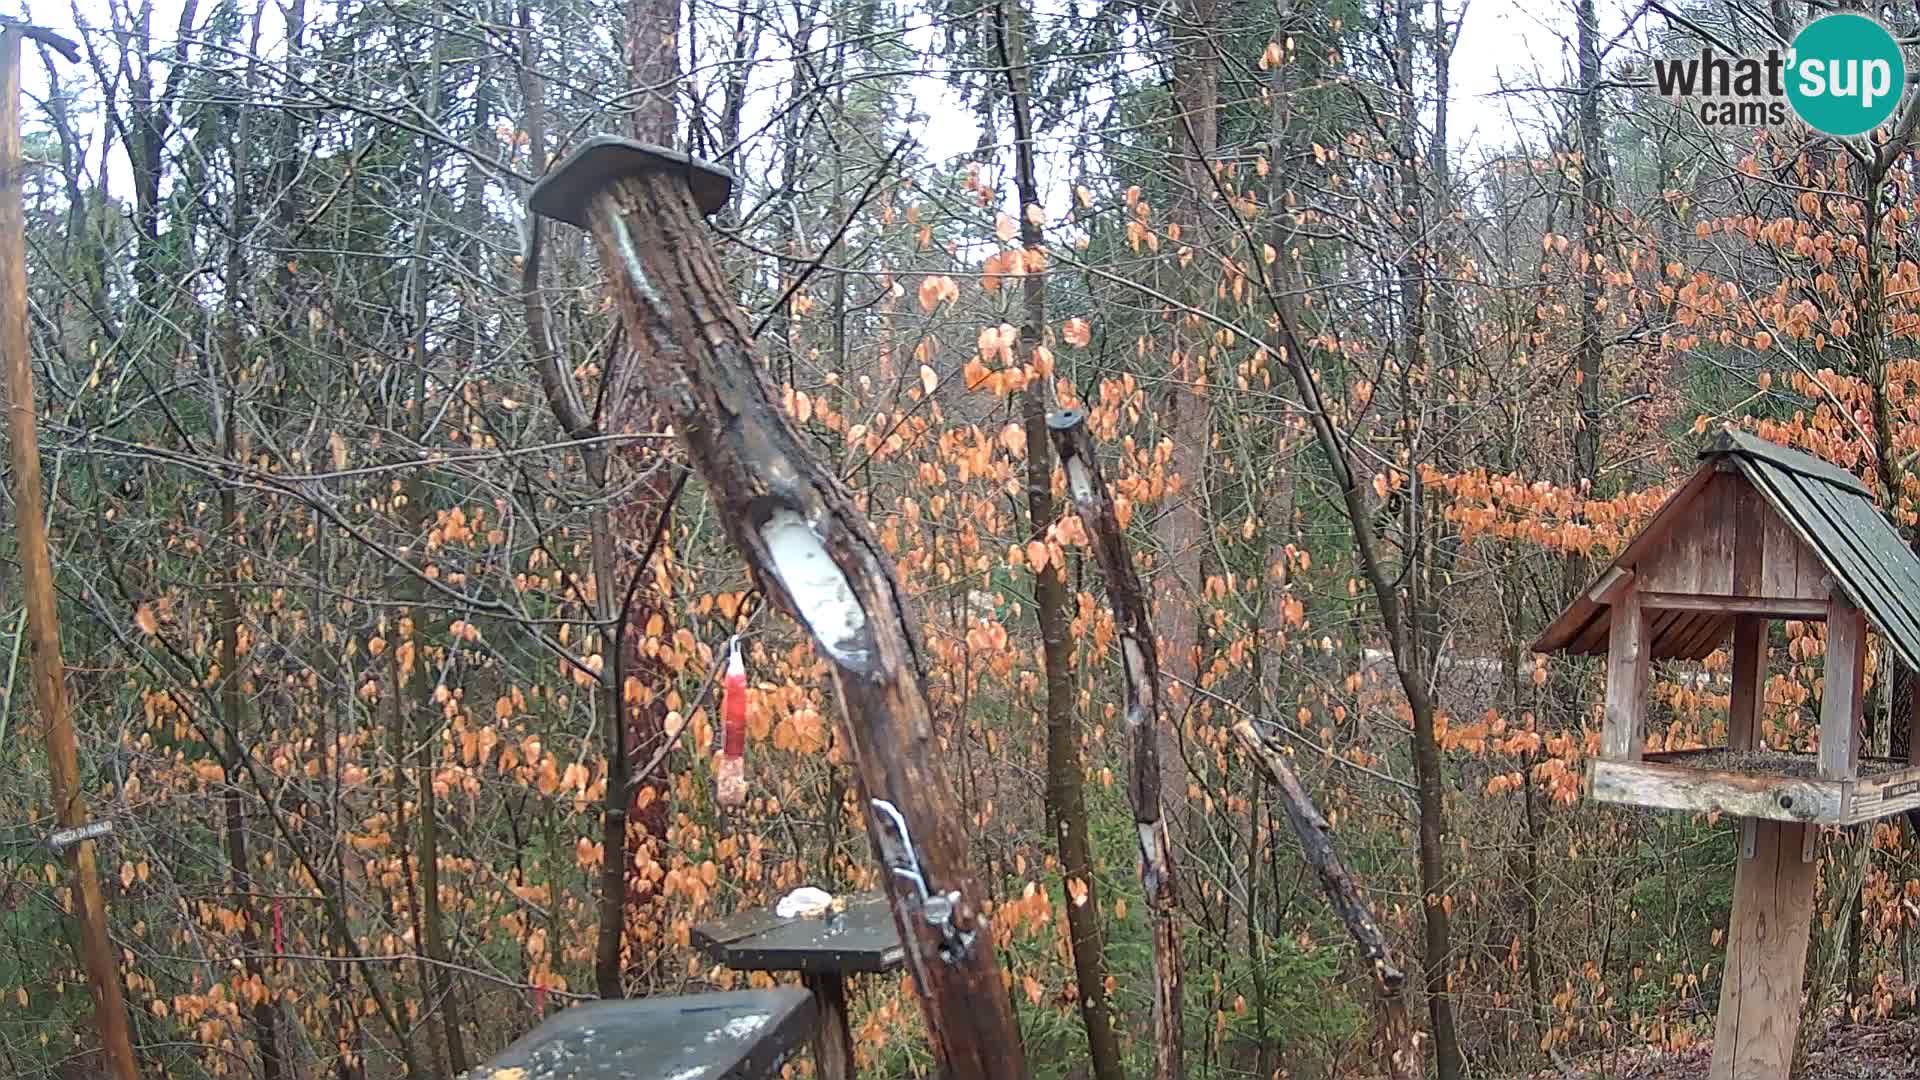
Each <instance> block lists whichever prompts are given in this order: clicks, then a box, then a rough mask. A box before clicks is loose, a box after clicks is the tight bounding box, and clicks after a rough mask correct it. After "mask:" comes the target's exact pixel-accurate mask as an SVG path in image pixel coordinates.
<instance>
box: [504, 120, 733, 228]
mask: <svg viewBox="0 0 1920 1080" xmlns="http://www.w3.org/2000/svg"><path fill="white" fill-rule="evenodd" d="M669 171H673V172H680V173H683V174H685V176H686V178H687V188H688V190H690V191H691V192H692V193H693V203H694V205H695V206H698V207H699V208H700V212H701V213H702V214H711V213H713V212H714V211H715V210H718V209H720V208H721V207H722V206H725V205H726V204H727V199H729V198H730V197H732V195H733V185H734V179H733V174H732V173H730V172H728V171H726V170H725V169H722V168H720V167H719V166H717V165H714V164H712V163H711V162H706V161H702V160H700V159H699V158H697V157H691V156H689V155H687V154H683V153H681V152H680V151H678V150H669V149H668V148H666V147H664V146H655V145H653V144H651V143H643V142H638V141H636V140H633V139H623V138H620V137H618V136H615V135H595V136H594V137H593V138H591V139H588V140H587V141H585V142H583V143H581V144H580V145H579V146H576V147H574V148H573V152H572V153H570V154H568V155H567V156H566V157H564V158H562V159H560V162H559V164H557V165H555V166H554V167H553V168H551V169H549V170H548V171H547V175H546V176H544V177H541V179H540V182H539V183H537V184H535V185H533V190H532V191H529V192H528V193H527V207H528V209H530V210H532V211H533V212H534V213H536V214H539V215H541V216H542V217H550V218H553V219H554V220H556V221H564V222H566V223H567V224H569V225H574V226H577V227H579V228H582V229H584V228H586V227H587V208H588V207H589V206H591V205H592V204H593V199H594V196H596V195H598V194H600V192H602V191H604V190H605V189H607V188H608V187H610V186H611V185H612V184H613V182H614V181H616V180H621V179H624V178H626V177H629V176H639V175H642V174H645V173H652V172H669Z"/></svg>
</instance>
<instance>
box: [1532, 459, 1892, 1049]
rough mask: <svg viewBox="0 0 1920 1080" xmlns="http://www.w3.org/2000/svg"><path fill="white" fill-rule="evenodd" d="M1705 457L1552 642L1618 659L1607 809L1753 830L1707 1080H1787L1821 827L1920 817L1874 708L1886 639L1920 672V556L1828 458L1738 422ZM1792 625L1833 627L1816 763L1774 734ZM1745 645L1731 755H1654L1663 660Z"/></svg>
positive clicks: (1605, 729)
mask: <svg viewBox="0 0 1920 1080" xmlns="http://www.w3.org/2000/svg"><path fill="white" fill-rule="evenodd" d="M1700 457H1701V459H1702V461H1701V465H1700V468H1699V469H1698V470H1697V471H1696V472H1695V473H1694V474H1693V476H1692V477H1691V478H1689V479H1688V480H1687V482H1686V483H1685V484H1683V485H1681V487H1680V489H1679V490H1678V491H1676V492H1675V493H1674V494H1673V496H1672V497H1670V498H1669V499H1668V500H1667V502H1666V503H1665V504H1664V505H1663V506H1661V508H1660V509H1659V511H1657V512H1656V513H1655V514H1654V516H1653V518H1652V520H1650V521H1649V522H1648V523H1647V526H1646V528H1645V529H1643V530H1642V531H1641V533H1640V534H1639V535H1638V536H1636V537H1635V538H1634V539H1633V541H1632V542H1631V543H1630V544H1628V545H1627V547H1626V549H1625V550H1624V551H1622V552H1621V553H1620V555H1619V557H1618V558H1616V559H1614V561H1613V563H1612V564H1611V565H1609V566H1608V567H1607V568H1606V569H1605V571H1603V572H1602V573H1601V575H1600V577H1599V578H1598V579H1597V580H1596V581H1594V583H1593V584H1592V585H1591V586H1590V587H1589V588H1588V589H1587V590H1586V591H1585V592H1583V593H1581V594H1580V595H1579V596H1577V597H1575V598H1574V601H1573V603H1572V604H1570V605H1569V606H1568V607H1567V609H1566V610H1565V611H1563V612H1561V614H1560V616H1559V617H1558V618H1556V619H1555V620H1554V621H1553V624H1552V625H1551V626H1549V627H1548V628H1547V630H1546V632H1545V633H1544V634H1542V635H1541V637H1540V640H1539V641H1537V642H1535V644H1534V649H1535V651H1537V652H1565V653H1573V654H1587V655H1604V656H1605V657H1606V658H1607V692H1606V710H1605V714H1604V718H1603V720H1602V726H1601V735H1600V753H1599V754H1598V755H1597V756H1596V757H1595V758H1594V759H1593V760H1592V762H1591V765H1590V772H1589V780H1590V781H1591V786H1592V792H1593V797H1594V798H1595V799H1596V800H1598V801H1601V802H1611V803H1619V804H1624V805H1629V806H1645V807H1654V808H1658V809H1666V810H1682V811H1693V812H1697V813H1724V814H1728V815H1732V816H1734V817H1737V818H1740V819H1742V824H1741V829H1740V837H1741V840H1740V859H1739V862H1738V865H1737V869H1736V871H1735V875H1734V896H1733V916H1732V925H1731V926H1730V928H1729V933H1728V950H1727V962H1726V965H1725V970H1726V975H1725V978H1724V979H1723V981H1722V984H1721V991H1720V1014H1719V1022H1718V1025H1717V1028H1716V1035H1715V1042H1714V1052H1713V1063H1712V1066H1711V1070H1710V1072H1709V1074H1708V1075H1709V1077H1710V1080H1773V1078H1777V1077H1781V1076H1785V1075H1786V1073H1787V1067H1788V1063H1789V1060H1790V1058H1791V1055H1792V1052H1793V1042H1794V1036H1795V1033H1796V1031H1797V1029H1798V1027H1799V1022H1800V985H1801V977H1802V975H1803V973H1804V968H1805V965H1806V952H1807V941H1808V935H1809V932H1810V926H1811V921H1812V916H1813V900H1814V896H1813V893H1814V877H1815V874H1814V869H1815V867H1814V863H1815V840H1816V838H1817V836H1818V833H1819V830H1820V828H1821V827H1822V826H1846V825H1858V824H1863V823H1866V822H1870V821H1874V820H1877V819H1879V818H1884V817H1889V816H1892V815H1895V814H1900V813H1904V812H1905V811H1907V810H1909V809H1913V808H1915V807H1920V757H1911V756H1910V757H1909V758H1908V759H1907V760H1891V759H1887V758H1875V757H1870V756H1867V755H1866V752H1865V751H1866V745H1865V744H1866V738H1865V725H1864V716H1865V713H1864V709H1863V707H1862V706H1863V701H1864V694H1865V687H1866V658H1867V649H1868V632H1869V630H1870V629H1871V630H1874V631H1877V632H1878V634H1879V638H1880V641H1881V643H1882V645H1883V647H1884V650H1885V652H1888V653H1891V654H1892V655H1894V656H1897V657H1898V658H1899V659H1900V660H1901V661H1902V662H1904V663H1905V664H1907V665H1908V667H1909V668H1910V669H1912V670H1920V559H1917V558H1915V556H1914V554H1913V552H1912V550H1911V549H1910V548H1908V546H1907V545H1906V543H1905V541H1903V540H1902V539H1901V538H1900V534H1899V533H1898V532H1896V531H1895V530H1894V528H1893V526H1892V525H1891V524H1889V523H1888V522H1887V520H1886V518H1884V517H1882V516H1881V515H1880V513H1879V511H1878V510H1876V509H1875V507H1874V504H1873V494H1872V492H1871V491H1870V490H1869V489H1868V488H1867V486H1866V485H1865V484H1863V483H1862V482H1861V481H1860V480H1859V479H1858V478H1857V477H1855V476H1853V475H1852V474H1851V473H1848V472H1846V471H1844V470H1842V469H1839V468H1837V467H1835V466H1834V465H1832V464H1831V463H1829V462H1826V461H1822V460H1821V459H1819V458H1817V457H1813V456H1811V455H1808V454H1803V453H1800V452H1799V451H1795V450H1789V449H1787V448H1786V447H1783V446H1777V445H1775V444H1773V443H1770V442H1767V441H1765V440H1763V439H1759V438H1756V437H1754V436H1752V435H1748V434H1746V433H1744V432H1741V431H1737V430H1733V429H1728V430H1725V431H1723V432H1721V433H1720V434H1719V435H1718V436H1717V437H1716V438H1715V439H1714V441H1713V442H1712V443H1711V444H1710V445H1709V446H1708V447H1707V448H1706V449H1705V450H1703V451H1702V452H1701V454H1700ZM1781 621H1793V622H1800V623H1824V624H1825V628H1826V633H1825V643H1826V654H1825V661H1824V663H1825V670H1824V677H1823V679H1822V692H1821V701H1820V737H1819V742H1818V745H1817V749H1816V750H1815V751H1814V752H1812V753H1793V752H1785V751H1782V750H1781V749H1779V748H1770V747H1767V746H1765V745H1764V744H1763V740H1762V728H1761V712H1762V706H1763V705H1764V702H1765V695H1766V685H1767V678H1768V672H1767V659H1768V642H1769V640H1770V637H1771V630H1772V624H1773V623H1775V622H1781ZM1729 640H1731V642H1732V647H1733V648H1732V652H1733V665H1732V694H1731V700H1730V703H1729V706H1728V710H1727V742H1726V745H1724V746H1719V747H1712V748H1708V749H1701V750H1683V751H1677V752H1654V751H1649V750H1648V749H1647V688H1648V682H1649V679H1650V674H1651V669H1652V664H1653V661H1655V660H1664V659H1687V660H1703V659H1705V658H1706V657H1707V656H1708V655H1710V654H1712V653H1713V652H1715V651H1716V650H1718V649H1720V648H1722V647H1723V646H1724V645H1726V644H1727V642H1728V641H1729ZM1902 705H1903V707H1907V708H1911V707H1912V705H1911V703H1902ZM1916 720H1917V721H1920V716H1916ZM1914 745H1915V747H1916V748H1920V739H1916V740H1914Z"/></svg>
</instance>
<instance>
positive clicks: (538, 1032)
mask: <svg viewBox="0 0 1920 1080" xmlns="http://www.w3.org/2000/svg"><path fill="white" fill-rule="evenodd" d="M813 1021H814V1011H813V998H812V997H811V996H810V995H808V993H807V992H806V991H804V990H800V989H784V990H736V991H733V992H731V993H724V994H688V995H686V996H684V997H658V998H641V999H639V1000H635V1001H596V1002H593V1003H591V1004H587V1005H576V1006H574V1007H573V1008H571V1009H568V1010H566V1011H565V1012H562V1013H559V1014H557V1015H555V1016H552V1017H549V1018H548V1019H547V1021H546V1022H545V1023H543V1024H541V1025H540V1026H539V1027H537V1028H534V1029H533V1030H532V1031H530V1032H528V1033H527V1034H526V1035H525V1036H523V1037H522V1038H521V1039H520V1041H518V1042H516V1043H514V1044H513V1045H512V1046H509V1047H507V1048H506V1049H505V1050H503V1051H501V1053H500V1055H499V1056H498V1057H496V1058H494V1059H493V1060H492V1061H490V1062H488V1063H487V1064H485V1065H482V1066H480V1067H479V1068H477V1069H474V1070H472V1071H470V1072H468V1073H466V1074H465V1080H630V1078H633V1077H641V1076H647V1077H656V1078H660V1080H771V1078H773V1077H777V1076H779V1075H780V1071H781V1068H782V1067H783V1066H784V1065H786V1063H787V1062H788V1061H790V1060H791V1059H792V1058H793V1056H794V1055H795V1053H796V1051H798V1050H799V1049H800V1048H801V1047H802V1046H803V1045H805V1043H806V1041H807V1035H808V1034H809V1033H810V1032H811V1031H812V1030H813Z"/></svg>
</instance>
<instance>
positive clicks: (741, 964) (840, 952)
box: [691, 893, 906, 975]
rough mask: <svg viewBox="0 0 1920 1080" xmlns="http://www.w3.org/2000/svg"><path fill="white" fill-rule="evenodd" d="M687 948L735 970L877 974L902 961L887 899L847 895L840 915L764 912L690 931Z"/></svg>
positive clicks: (870, 895)
mask: <svg viewBox="0 0 1920 1080" xmlns="http://www.w3.org/2000/svg"><path fill="white" fill-rule="evenodd" d="M691 936H692V939H693V944H694V945H695V946H697V947H698V948H700V949H701V950H702V951H703V952H705V953H706V954H707V955H708V956H711V957H713V959H714V960H715V961H717V962H719V963H721V964H725V965H726V966H727V967H730V968H732V969H734V970H735V971H798V972H801V973H803V974H809V975H852V974H860V973H869V974H879V973H883V972H888V971H894V970H896V969H898V968H899V967H900V965H901V964H902V963H903V962H904V961H905V959H906V951H905V950H904V949H902V948H901V947H900V931H899V929H898V928H896V927H895V926H894V924H893V912H892V910H891V909H890V908H889V907H888V906H887V898H886V897H885V896H883V895H881V894H879V893H864V894H861V895H857V896H849V897H847V908H846V910H845V911H841V912H835V913H832V914H829V915H826V916H823V917H821V918H793V919H783V918H781V917H779V916H778V915H775V914H774V913H773V912H771V911H769V910H766V909H764V908H759V909H754V910H751V911H745V912H741V913H740V914H738V915H732V916H729V917H727V918H725V919H719V920H716V921H714V922H709V923H701V924H700V925H698V926H695V927H694V928H693V932H692V935H691Z"/></svg>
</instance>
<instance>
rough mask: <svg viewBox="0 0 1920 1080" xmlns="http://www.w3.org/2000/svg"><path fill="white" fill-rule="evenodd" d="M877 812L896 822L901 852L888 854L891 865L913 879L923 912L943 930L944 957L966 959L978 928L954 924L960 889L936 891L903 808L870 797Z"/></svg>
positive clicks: (929, 922) (949, 960) (954, 961)
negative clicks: (901, 809) (925, 869)
mask: <svg viewBox="0 0 1920 1080" xmlns="http://www.w3.org/2000/svg"><path fill="white" fill-rule="evenodd" d="M868 801H869V802H870V803H872V805H873V809H874V812H875V813H878V814H880V815H882V816H884V817H885V818H886V819H887V820H888V821H890V822H892V823H893V831H894V832H895V833H896V834H897V835H898V836H899V837H900V848H901V850H900V852H899V854H898V855H897V856H893V855H890V854H888V853H887V852H885V851H884V850H883V852H882V854H883V856H886V857H887V869H888V870H891V871H892V872H893V875H894V876H895V877H898V878H904V879H906V880H907V881H910V882H912V883H913V886H914V888H915V889H916V890H918V891H919V893H920V915H921V917H922V918H924V919H925V920H926V921H927V925H928V926H931V927H933V928H934V929H935V930H938V931H939V932H940V942H941V944H940V958H941V959H942V960H945V961H946V962H947V963H949V964H957V963H959V962H960V961H962V960H964V959H965V958H966V956H967V952H968V950H970V949H972V948H973V939H974V935H975V933H976V931H973V930H961V929H960V928H959V927H957V926H955V925H954V922H953V913H954V911H955V909H957V908H958V907H959V905H960V890H958V889H949V890H947V891H946V892H939V893H936V892H934V891H933V889H932V888H931V887H930V886H929V885H928V884H927V875H926V873H925V872H924V871H923V870H922V869H921V868H920V856H919V855H918V854H917V853H916V852H915V851H914V847H913V836H912V834H911V833H909V832H908V831H907V819H906V817H905V816H904V815H902V814H901V813H900V808H899V807H897V806H895V805H893V804H892V803H890V802H888V801H887V800H885V799H870V800H868Z"/></svg>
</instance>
